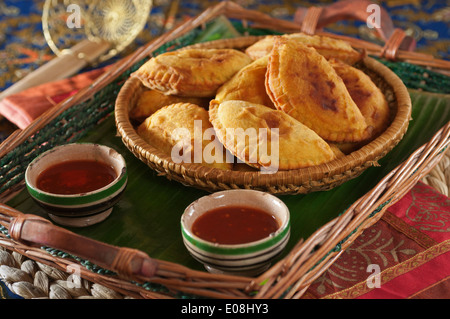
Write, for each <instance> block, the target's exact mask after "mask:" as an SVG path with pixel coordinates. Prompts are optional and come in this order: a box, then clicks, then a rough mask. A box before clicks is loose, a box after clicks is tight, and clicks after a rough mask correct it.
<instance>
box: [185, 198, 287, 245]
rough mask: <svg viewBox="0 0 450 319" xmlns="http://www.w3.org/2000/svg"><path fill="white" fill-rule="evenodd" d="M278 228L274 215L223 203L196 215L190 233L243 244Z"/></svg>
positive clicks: (214, 239)
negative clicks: (221, 205) (224, 205)
mask: <svg viewBox="0 0 450 319" xmlns="http://www.w3.org/2000/svg"><path fill="white" fill-rule="evenodd" d="M279 227H280V225H279V223H278V220H277V219H276V218H275V216H273V215H271V214H269V213H267V212H265V211H263V210H260V209H258V208H253V207H242V206H226V207H219V208H215V209H213V210H210V211H208V212H206V213H204V214H203V215H201V216H200V217H198V218H197V219H196V220H195V221H194V223H193V225H192V232H193V233H194V234H195V235H196V236H198V237H200V238H202V239H204V240H207V241H210V242H214V243H218V244H243V243H248V242H252V241H256V240H259V239H262V238H265V237H267V236H268V235H270V234H271V233H273V232H275V231H276V230H277V229H278V228H279Z"/></svg>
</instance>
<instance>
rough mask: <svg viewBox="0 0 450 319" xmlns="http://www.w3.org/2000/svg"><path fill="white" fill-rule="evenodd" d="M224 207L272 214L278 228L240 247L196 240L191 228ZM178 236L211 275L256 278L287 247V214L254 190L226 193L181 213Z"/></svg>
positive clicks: (276, 202)
mask: <svg viewBox="0 0 450 319" xmlns="http://www.w3.org/2000/svg"><path fill="white" fill-rule="evenodd" d="M225 206H247V207H254V208H257V209H259V210H262V211H265V212H267V213H271V214H273V215H274V216H275V217H276V219H277V220H278V223H279V228H278V229H277V230H276V231H275V232H273V233H271V234H270V235H269V236H267V237H265V238H263V239H259V240H256V241H253V242H248V243H243V244H218V243H213V242H209V241H206V240H204V239H202V238H199V237H198V236H196V235H195V234H194V233H193V231H192V225H193V224H194V222H195V220H196V219H197V218H198V217H200V216H201V215H202V214H204V213H206V212H208V211H211V210H213V209H215V208H219V207H225ZM181 234H182V237H183V242H184V245H185V246H186V248H187V250H188V251H189V253H190V254H191V255H192V256H193V257H194V258H195V259H196V260H198V261H199V262H201V263H202V264H204V266H205V268H206V270H207V271H209V272H211V273H223V274H233V275H241V276H255V275H258V274H260V273H262V272H264V271H265V270H267V269H268V268H269V267H270V265H271V262H272V261H273V259H274V258H276V257H277V256H278V255H279V254H280V253H281V252H282V250H283V249H284V247H285V246H286V244H287V242H288V240H289V236H290V214H289V209H288V208H287V207H286V205H285V204H284V203H283V202H282V201H281V200H280V199H278V198H277V197H275V196H273V195H271V194H268V193H264V192H260V191H255V190H241V189H239V190H226V191H221V192H217V193H213V194H211V195H207V196H204V197H202V198H200V199H198V200H196V201H195V202H193V203H192V204H190V205H189V206H188V207H187V208H186V210H185V211H184V213H183V215H182V217H181Z"/></svg>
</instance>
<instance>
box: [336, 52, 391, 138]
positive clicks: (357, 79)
mask: <svg viewBox="0 0 450 319" xmlns="http://www.w3.org/2000/svg"><path fill="white" fill-rule="evenodd" d="M330 63H331V65H332V66H333V68H334V70H335V71H336V73H337V74H338V75H339V77H341V79H342V80H343V81H344V84H345V86H346V87H347V90H348V92H349V93H350V96H351V97H352V99H353V101H354V102H355V103H356V105H357V106H358V108H359V109H360V111H361V114H362V115H363V116H364V118H365V119H366V123H367V125H369V126H372V127H373V128H374V130H373V134H374V136H376V135H378V134H379V133H381V132H383V131H384V130H385V129H386V128H387V126H388V124H389V117H390V116H389V106H388V103H387V101H386V97H385V96H384V94H383V92H381V90H380V89H379V88H378V87H377V86H376V85H375V83H373V81H372V79H371V78H370V77H369V76H368V75H367V74H365V73H364V72H363V71H361V70H359V69H357V68H354V67H352V66H350V65H348V64H345V63H342V62H341V61H337V60H330Z"/></svg>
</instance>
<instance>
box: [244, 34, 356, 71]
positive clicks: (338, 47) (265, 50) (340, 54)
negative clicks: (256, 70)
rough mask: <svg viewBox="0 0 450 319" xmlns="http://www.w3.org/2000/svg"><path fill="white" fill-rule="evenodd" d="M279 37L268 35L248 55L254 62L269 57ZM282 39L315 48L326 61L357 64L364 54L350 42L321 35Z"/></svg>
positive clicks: (303, 35)
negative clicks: (332, 59) (332, 60)
mask: <svg viewBox="0 0 450 319" xmlns="http://www.w3.org/2000/svg"><path fill="white" fill-rule="evenodd" d="M276 37H277V36H273V35H268V36H266V37H264V38H263V39H261V40H259V41H257V42H256V43H254V44H253V45H251V46H249V47H248V48H247V49H246V51H245V52H246V53H247V54H248V55H249V56H250V57H251V58H252V59H254V60H256V59H259V58H261V57H263V56H265V55H268V54H269V53H270V52H271V51H272V48H273V44H274V41H275V38H276ZM282 37H284V38H286V39H292V40H294V41H298V42H300V43H303V44H304V45H306V46H309V47H313V48H314V49H316V50H317V52H319V53H320V54H321V55H323V56H324V57H325V58H326V59H331V58H334V59H338V60H341V61H343V62H345V63H348V64H355V63H356V62H357V61H359V60H361V58H362V54H361V53H360V52H358V51H357V50H355V49H354V48H353V47H352V46H351V45H350V44H349V43H348V42H346V41H343V40H339V39H333V38H329V37H325V36H320V35H308V34H305V33H291V34H285V35H283V36H282Z"/></svg>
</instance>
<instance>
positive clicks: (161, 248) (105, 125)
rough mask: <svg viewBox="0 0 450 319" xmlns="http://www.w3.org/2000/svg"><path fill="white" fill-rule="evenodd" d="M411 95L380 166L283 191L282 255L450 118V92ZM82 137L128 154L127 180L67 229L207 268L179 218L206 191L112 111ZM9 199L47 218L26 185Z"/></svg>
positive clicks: (194, 266) (412, 93)
mask: <svg viewBox="0 0 450 319" xmlns="http://www.w3.org/2000/svg"><path fill="white" fill-rule="evenodd" d="M410 94H411V98H412V102H413V108H412V121H411V122H410V126H409V128H408V131H407V134H406V135H405V136H404V138H403V140H402V141H401V142H400V143H399V144H398V145H397V146H396V147H395V148H394V149H393V150H392V151H391V152H390V153H389V154H388V155H387V156H385V157H384V158H383V159H381V160H380V161H379V164H380V166H379V167H371V168H369V169H367V170H366V171H365V172H364V173H363V174H361V175H360V176H359V177H357V178H355V179H353V180H350V181H348V182H346V183H344V184H343V185H341V186H339V187H336V188H334V189H332V190H330V191H324V192H316V193H311V194H306V195H282V196H280V198H281V199H282V200H283V201H284V202H285V203H286V205H287V206H288V208H289V209H290V212H291V219H292V234H291V238H290V241H289V243H288V245H287V247H286V249H285V251H284V254H286V253H287V252H288V251H290V250H291V249H292V247H293V245H295V244H296V243H297V242H298V241H299V240H300V239H301V238H303V239H307V238H308V237H309V236H310V235H311V234H312V233H313V232H314V231H316V230H317V229H319V228H320V227H321V226H323V225H324V224H326V223H327V222H329V221H330V220H332V219H334V218H336V217H337V216H339V214H341V213H343V212H344V211H345V209H347V208H348V207H349V206H350V205H351V204H352V203H353V202H354V201H356V200H357V199H358V198H360V197H361V196H363V195H364V194H366V193H367V192H369V191H370V190H371V189H372V188H373V187H374V186H375V185H376V184H377V183H378V182H379V181H380V180H381V179H382V178H383V177H384V176H385V175H386V174H387V173H388V172H389V171H391V170H392V169H394V168H395V167H396V166H398V165H399V164H400V163H401V162H402V161H404V160H405V159H406V158H407V157H408V156H409V155H410V154H411V153H412V152H413V151H414V150H416V149H417V148H418V147H420V146H421V145H423V144H425V143H427V141H429V140H430V138H431V137H432V136H433V135H434V134H435V133H436V132H437V131H438V130H439V129H440V128H441V127H442V126H443V125H445V124H446V123H447V122H448V121H449V120H450V96H449V95H440V94H434V93H423V92H419V91H410ZM81 141H82V142H96V143H100V144H104V145H108V146H111V147H113V148H115V149H116V150H117V151H119V152H120V153H121V154H122V155H123V156H124V157H125V159H126V162H127V166H128V173H129V181H128V186H127V189H126V191H125V193H124V196H123V198H122V199H121V201H120V202H119V203H118V204H117V205H116V206H115V207H114V210H113V213H112V214H111V215H110V216H109V217H108V218H107V219H106V220H105V221H103V222H101V223H99V224H96V225H92V226H89V227H85V228H69V229H70V230H71V231H73V232H75V233H78V234H80V235H84V236H87V237H90V238H93V239H96V240H99V241H102V242H106V243H109V244H112V245H117V246H124V247H131V248H136V249H139V250H141V251H144V252H146V253H147V254H149V256H151V257H153V258H157V259H161V260H166V261H171V262H175V263H178V264H182V265H185V266H187V267H190V268H192V269H199V270H203V266H202V265H200V264H199V263H198V262H197V261H195V260H194V259H193V258H192V257H191V256H190V255H189V254H188V252H187V250H186V249H185V247H184V245H183V242H182V238H181V231H180V217H181V214H182V213H183V211H184V209H185V207H186V206H188V205H189V204H190V203H191V202H192V201H194V200H196V199H198V198H199V197H201V196H204V195H207V194H208V193H207V192H206V191H202V190H198V189H196V188H193V187H187V186H183V185H182V184H180V183H178V182H175V181H170V180H168V179H167V178H165V177H163V176H158V175H157V174H156V173H155V172H154V171H153V170H151V169H150V168H149V167H147V166H146V165H145V164H144V163H142V162H141V161H139V160H138V159H137V158H136V157H134V155H133V154H132V153H131V152H130V151H129V150H128V149H127V148H126V147H125V146H124V145H123V143H122V141H121V139H120V137H119V136H118V135H117V134H116V128H115V123H114V116H113V114H111V116H109V117H108V118H107V119H106V120H104V121H103V122H102V123H101V124H100V125H99V126H98V127H97V128H96V129H95V130H93V131H91V132H89V134H88V135H87V136H85V137H84V138H83V139H82V140H81ZM7 204H8V205H10V206H11V207H14V208H16V209H18V210H20V211H22V212H24V213H30V214H36V215H39V216H42V217H46V218H47V215H46V213H45V211H43V209H42V208H40V207H39V206H38V205H37V204H36V203H35V202H34V201H33V200H32V199H31V198H30V196H29V195H28V193H27V191H26V190H23V191H21V192H20V193H19V194H17V195H16V196H15V197H14V198H13V199H12V200H10V201H9V202H8V203H7ZM282 257H283V255H282V256H280V258H282Z"/></svg>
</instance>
